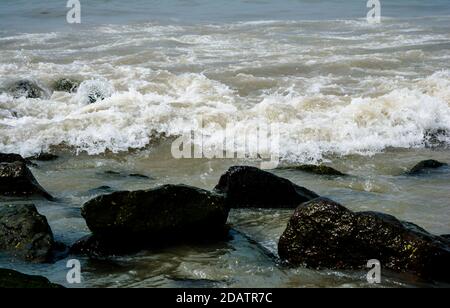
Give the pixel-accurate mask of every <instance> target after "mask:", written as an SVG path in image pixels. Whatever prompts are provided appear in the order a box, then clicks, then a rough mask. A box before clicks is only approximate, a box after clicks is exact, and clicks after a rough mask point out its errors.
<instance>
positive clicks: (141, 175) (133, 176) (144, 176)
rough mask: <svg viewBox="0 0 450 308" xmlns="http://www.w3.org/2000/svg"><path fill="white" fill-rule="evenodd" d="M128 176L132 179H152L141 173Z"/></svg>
mask: <svg viewBox="0 0 450 308" xmlns="http://www.w3.org/2000/svg"><path fill="white" fill-rule="evenodd" d="M128 176H129V177H132V178H141V179H150V177H148V176H146V175H143V174H139V173H131V174H129V175H128Z"/></svg>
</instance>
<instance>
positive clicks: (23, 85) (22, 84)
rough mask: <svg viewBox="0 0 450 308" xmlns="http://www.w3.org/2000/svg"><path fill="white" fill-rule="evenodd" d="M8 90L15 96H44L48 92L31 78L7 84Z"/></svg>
mask: <svg viewBox="0 0 450 308" xmlns="http://www.w3.org/2000/svg"><path fill="white" fill-rule="evenodd" d="M9 92H10V93H11V94H12V95H13V96H14V97H15V98H19V97H25V98H44V97H46V96H48V93H47V92H46V91H45V90H44V89H43V88H42V87H40V86H39V85H38V84H37V83H36V82H34V81H31V80H19V81H17V82H15V83H14V84H12V85H10V86H9Z"/></svg>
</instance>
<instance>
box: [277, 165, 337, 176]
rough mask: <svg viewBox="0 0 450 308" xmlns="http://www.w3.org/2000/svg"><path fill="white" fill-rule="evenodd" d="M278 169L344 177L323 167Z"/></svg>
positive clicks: (332, 169) (304, 166)
mask: <svg viewBox="0 0 450 308" xmlns="http://www.w3.org/2000/svg"><path fill="white" fill-rule="evenodd" d="M278 169H284V170H296V171H303V172H307V173H312V174H318V175H335V176H346V174H344V173H342V172H340V171H338V170H336V169H334V168H331V167H328V166H325V165H297V166H287V167H280V168H278Z"/></svg>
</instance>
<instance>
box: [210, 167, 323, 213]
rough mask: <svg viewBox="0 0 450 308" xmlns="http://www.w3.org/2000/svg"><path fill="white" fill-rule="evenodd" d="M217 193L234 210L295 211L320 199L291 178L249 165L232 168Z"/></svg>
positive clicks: (221, 180)
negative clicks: (271, 209) (292, 209)
mask: <svg viewBox="0 0 450 308" xmlns="http://www.w3.org/2000/svg"><path fill="white" fill-rule="evenodd" d="M215 191H216V192H219V193H223V194H224V195H225V196H226V200H227V203H228V205H229V206H230V207H232V208H295V207H297V206H298V205H299V204H300V203H303V202H307V201H310V200H312V199H315V198H317V197H319V196H318V195H317V194H316V193H314V192H312V191H310V190H308V189H306V188H304V187H300V186H298V185H295V184H294V183H292V182H291V181H289V180H287V179H284V178H281V177H278V176H276V175H274V174H272V173H269V172H267V171H263V170H260V169H258V168H255V167H249V166H235V167H231V168H230V169H229V170H228V171H227V172H226V173H225V174H224V175H222V177H221V178H220V180H219V184H218V185H217V186H216V187H215Z"/></svg>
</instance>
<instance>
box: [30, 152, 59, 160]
mask: <svg viewBox="0 0 450 308" xmlns="http://www.w3.org/2000/svg"><path fill="white" fill-rule="evenodd" d="M58 158H59V157H58V156H57V155H54V154H50V153H40V154H37V155H34V156H32V157H29V158H27V159H28V160H37V161H53V160H57V159H58Z"/></svg>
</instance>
